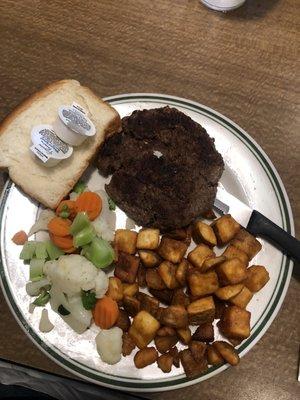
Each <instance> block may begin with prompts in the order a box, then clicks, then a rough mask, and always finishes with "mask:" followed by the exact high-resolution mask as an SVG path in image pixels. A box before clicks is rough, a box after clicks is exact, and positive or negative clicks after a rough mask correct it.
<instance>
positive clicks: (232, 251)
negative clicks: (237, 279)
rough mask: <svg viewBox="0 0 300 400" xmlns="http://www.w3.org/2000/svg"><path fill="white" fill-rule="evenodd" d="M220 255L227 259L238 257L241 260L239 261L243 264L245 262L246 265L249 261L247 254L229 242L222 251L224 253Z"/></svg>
mask: <svg viewBox="0 0 300 400" xmlns="http://www.w3.org/2000/svg"><path fill="white" fill-rule="evenodd" d="M222 256H224V257H226V259H227V260H232V259H233V258H238V259H240V260H241V262H242V263H243V264H245V265H246V266H247V265H248V263H249V257H248V256H247V254H246V253H245V252H244V251H242V250H240V249H237V248H236V247H235V246H233V245H232V244H230V245H229V246H228V247H227V248H226V249H225V251H224V253H223V254H222Z"/></svg>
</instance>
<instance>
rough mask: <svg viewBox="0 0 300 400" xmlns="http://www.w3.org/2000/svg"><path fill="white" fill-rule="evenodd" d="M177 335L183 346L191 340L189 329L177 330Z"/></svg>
mask: <svg viewBox="0 0 300 400" xmlns="http://www.w3.org/2000/svg"><path fill="white" fill-rule="evenodd" d="M177 335H178V337H179V340H180V341H181V342H182V343H183V344H189V342H190V341H191V338H192V332H191V330H190V328H189V327H187V328H181V329H177Z"/></svg>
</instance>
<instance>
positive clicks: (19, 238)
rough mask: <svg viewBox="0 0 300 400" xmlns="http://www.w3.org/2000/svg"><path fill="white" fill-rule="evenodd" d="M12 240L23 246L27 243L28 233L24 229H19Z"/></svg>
mask: <svg viewBox="0 0 300 400" xmlns="http://www.w3.org/2000/svg"><path fill="white" fill-rule="evenodd" d="M11 240H12V241H13V242H14V244H17V245H19V246H23V244H25V243H26V242H27V240H28V235H27V233H26V232H24V231H19V232H17V233H15V234H14V236H13V237H12V238H11Z"/></svg>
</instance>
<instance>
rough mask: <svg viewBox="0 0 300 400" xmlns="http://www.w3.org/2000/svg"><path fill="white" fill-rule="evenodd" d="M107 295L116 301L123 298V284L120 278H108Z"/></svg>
mask: <svg viewBox="0 0 300 400" xmlns="http://www.w3.org/2000/svg"><path fill="white" fill-rule="evenodd" d="M106 296H108V297H110V298H111V299H113V300H116V301H119V300H122V299H123V286H122V282H121V281H120V279H119V278H116V277H114V276H111V277H110V278H109V279H108V289H107V292H106Z"/></svg>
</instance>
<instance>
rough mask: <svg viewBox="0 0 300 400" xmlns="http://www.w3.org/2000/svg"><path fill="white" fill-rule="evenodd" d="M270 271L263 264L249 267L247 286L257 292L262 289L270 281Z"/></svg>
mask: <svg viewBox="0 0 300 400" xmlns="http://www.w3.org/2000/svg"><path fill="white" fill-rule="evenodd" d="M269 279H270V277H269V273H268V271H267V270H266V268H265V267H263V266H262V265H252V266H251V267H249V268H248V269H247V272H246V279H245V282H244V283H245V286H246V287H247V288H248V289H249V290H251V292H253V293H255V292H258V291H259V290H260V289H262V288H263V287H264V286H265V284H266V283H267V282H268V281H269Z"/></svg>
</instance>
